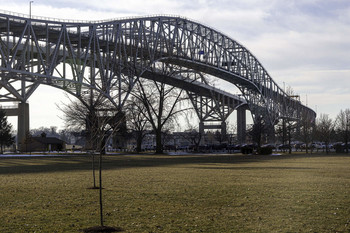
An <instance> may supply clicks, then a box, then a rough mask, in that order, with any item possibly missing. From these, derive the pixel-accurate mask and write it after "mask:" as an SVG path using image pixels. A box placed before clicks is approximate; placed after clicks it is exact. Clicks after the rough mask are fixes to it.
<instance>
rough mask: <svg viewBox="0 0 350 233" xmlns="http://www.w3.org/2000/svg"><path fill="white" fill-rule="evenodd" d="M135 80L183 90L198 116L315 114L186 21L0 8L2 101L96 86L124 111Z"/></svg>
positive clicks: (250, 61) (242, 52)
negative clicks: (228, 87)
mask: <svg viewBox="0 0 350 233" xmlns="http://www.w3.org/2000/svg"><path fill="white" fill-rule="evenodd" d="M206 76H214V77H216V78H219V79H222V80H225V81H227V82H229V83H232V84H234V85H235V86H236V87H237V88H238V89H239V90H240V91H241V93H242V96H243V97H244V98H243V99H242V98H241V97H239V96H234V95H232V94H230V93H228V92H227V91H226V92H225V91H220V90H218V89H216V88H214V87H212V86H211V85H210V83H208V81H207V78H206ZM140 77H143V78H147V79H153V80H156V81H162V82H165V83H167V84H170V85H174V86H177V87H179V88H183V89H186V90H187V92H188V94H189V96H190V98H191V100H192V103H193V104H194V107H195V109H196V111H197V114H198V116H199V118H200V120H201V121H202V120H203V121H205V120H210V119H211V118H212V119H214V118H220V119H221V120H222V119H225V118H227V116H228V115H229V114H230V113H231V112H232V111H233V110H234V109H235V108H237V107H238V106H241V105H242V104H247V105H248V107H249V109H250V111H251V113H252V116H253V119H255V118H256V117H257V116H260V117H262V118H263V120H264V121H265V123H266V124H267V125H270V126H271V128H272V127H273V125H274V124H276V123H277V121H278V120H279V119H281V118H288V119H300V117H301V115H302V114H301V113H306V114H307V115H308V116H309V117H311V118H315V117H316V114H315V112H314V111H313V110H312V109H310V108H308V107H307V106H304V105H302V104H301V103H300V101H298V100H295V99H293V98H291V97H290V96H288V95H287V93H285V92H284V91H283V90H282V89H281V88H280V87H279V86H278V85H277V83H276V82H274V81H273V79H272V78H271V77H270V75H269V74H268V72H267V71H266V70H265V69H264V67H263V66H262V65H261V63H260V62H259V61H258V60H257V58H255V57H254V56H253V55H252V54H251V53H250V52H249V51H248V49H246V48H245V47H243V46H242V45H241V44H239V43H238V42H236V41H235V40H233V39H231V38H230V37H228V36H226V35H225V34H223V33H221V32H219V31H217V30H215V29H213V28H210V27H208V26H205V25H203V24H201V23H198V22H194V21H192V20H188V19H186V18H182V17H175V16H150V17H135V18H123V19H116V20H106V21H72V20H59V19H50V18H40V17H28V16H25V15H19V14H16V13H10V12H5V13H0V78H1V80H0V101H19V102H21V103H25V102H26V101H27V100H28V98H29V97H30V95H31V94H32V93H33V92H34V91H35V90H36V89H37V87H38V86H39V85H42V84H43V85H50V86H53V87H57V88H60V89H62V90H65V91H67V92H69V93H70V94H73V95H74V96H76V97H78V98H79V97H81V96H82V95H84V94H86V93H89V91H91V90H95V91H97V92H99V93H102V94H103V95H104V96H105V97H106V98H108V99H109V100H110V101H111V102H112V104H113V105H114V106H115V107H117V108H122V107H123V105H124V103H125V101H126V99H127V98H128V96H129V93H130V91H131V90H132V88H133V86H134V85H135V83H136V80H137V79H138V78H140ZM203 106H206V107H207V108H206V109H209V110H207V111H206V112H203ZM208 106H209V108H208Z"/></svg>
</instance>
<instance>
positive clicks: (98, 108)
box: [59, 94, 125, 226]
mask: <svg viewBox="0 0 350 233" xmlns="http://www.w3.org/2000/svg"><path fill="white" fill-rule="evenodd" d="M59 109H60V110H61V111H62V112H63V113H64V120H65V122H66V125H67V127H73V128H75V129H76V128H79V129H82V130H85V132H86V135H87V137H88V148H89V149H90V150H92V155H94V154H95V153H98V155H99V186H98V189H99V205H100V225H101V226H104V224H103V222H104V220H103V202H102V155H104V154H105V153H106V147H107V142H109V141H110V139H111V138H112V137H113V135H114V134H115V132H116V131H117V130H118V127H119V124H120V123H121V121H124V120H125V119H124V118H121V117H119V115H118V113H119V110H118V109H117V108H115V106H113V105H112V104H111V103H110V102H109V100H108V99H106V98H105V97H104V96H103V95H102V94H99V95H96V97H94V98H91V96H85V97H81V98H80V99H79V100H76V101H72V100H70V103H69V104H63V106H59ZM93 161H94V157H93ZM93 180H94V188H97V187H96V182H95V167H94V162H93Z"/></svg>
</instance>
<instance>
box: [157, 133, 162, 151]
mask: <svg viewBox="0 0 350 233" xmlns="http://www.w3.org/2000/svg"><path fill="white" fill-rule="evenodd" d="M162 153H163V145H162V131H161V130H157V131H156V154H162Z"/></svg>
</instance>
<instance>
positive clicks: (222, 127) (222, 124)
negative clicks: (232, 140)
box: [221, 121, 227, 137]
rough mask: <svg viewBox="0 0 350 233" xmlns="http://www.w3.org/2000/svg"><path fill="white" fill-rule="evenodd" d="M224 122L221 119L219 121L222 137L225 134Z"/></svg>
mask: <svg viewBox="0 0 350 233" xmlns="http://www.w3.org/2000/svg"><path fill="white" fill-rule="evenodd" d="M226 133H227V132H226V122H225V121H222V122H221V135H222V136H223V137H225V136H226Z"/></svg>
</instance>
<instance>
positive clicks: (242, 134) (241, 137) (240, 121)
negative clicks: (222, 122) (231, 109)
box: [237, 106, 247, 144]
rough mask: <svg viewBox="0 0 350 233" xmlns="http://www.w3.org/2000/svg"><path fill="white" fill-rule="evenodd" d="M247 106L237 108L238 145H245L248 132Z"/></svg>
mask: <svg viewBox="0 0 350 233" xmlns="http://www.w3.org/2000/svg"><path fill="white" fill-rule="evenodd" d="M246 110H247V107H246V106H241V107H239V108H237V139H238V143H240V144H242V143H245V140H246V131H247V126H246V125H247V119H246Z"/></svg>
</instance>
